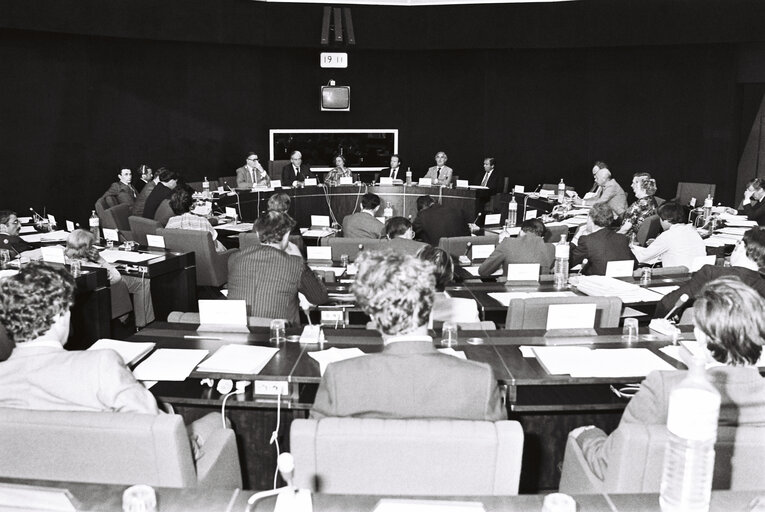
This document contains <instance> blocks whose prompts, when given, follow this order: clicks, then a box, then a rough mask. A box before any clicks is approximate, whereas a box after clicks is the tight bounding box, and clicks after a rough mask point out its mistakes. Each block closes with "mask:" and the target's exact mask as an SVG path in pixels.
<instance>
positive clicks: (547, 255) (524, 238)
mask: <svg viewBox="0 0 765 512" xmlns="http://www.w3.org/2000/svg"><path fill="white" fill-rule="evenodd" d="M544 236H545V225H544V223H542V221H541V220H539V219H528V220H525V221H523V223H522V224H521V234H520V235H519V236H518V237H517V238H513V237H507V238H505V239H504V240H502V241H501V242H500V244H499V245H498V246H497V248H496V249H494V252H492V253H491V255H489V257H488V258H486V261H484V262H483V263H482V264H481V266H480V267H478V274H479V275H481V276H490V275H492V274H493V273H494V271H495V270H497V269H498V268H500V267H502V268H503V272H502V273H503V275H505V276H507V266H508V265H510V264H513V263H539V272H540V273H541V274H549V273H550V268H551V267H552V264H553V263H554V262H555V247H554V246H553V244H546V243H545V241H544Z"/></svg>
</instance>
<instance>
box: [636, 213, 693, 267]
mask: <svg viewBox="0 0 765 512" xmlns="http://www.w3.org/2000/svg"><path fill="white" fill-rule="evenodd" d="M632 252H633V253H634V254H635V257H636V258H637V259H638V261H639V262H640V263H650V262H652V261H653V260H656V259H658V260H661V264H662V266H664V267H676V266H680V265H682V266H684V267H687V268H688V269H690V268H691V264H692V262H693V259H694V258H697V257H699V256H706V255H707V248H706V246H705V245H704V241H703V240H702V239H701V236H699V234H698V233H697V232H696V228H694V227H693V226H692V225H691V224H672V225H671V226H670V227H669V229H668V230H666V231H665V232H663V233H662V234H660V235H659V236H657V237H656V240H654V242H653V243H652V244H651V245H649V246H648V247H633V248H632Z"/></svg>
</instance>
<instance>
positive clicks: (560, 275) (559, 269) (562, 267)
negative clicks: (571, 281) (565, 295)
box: [554, 233, 569, 290]
mask: <svg viewBox="0 0 765 512" xmlns="http://www.w3.org/2000/svg"><path fill="white" fill-rule="evenodd" d="M568 255H569V246H568V242H567V241H566V234H565V233H564V234H562V235H561V236H560V242H558V243H557V244H555V267H554V280H555V289H556V290H565V289H566V287H567V286H568Z"/></svg>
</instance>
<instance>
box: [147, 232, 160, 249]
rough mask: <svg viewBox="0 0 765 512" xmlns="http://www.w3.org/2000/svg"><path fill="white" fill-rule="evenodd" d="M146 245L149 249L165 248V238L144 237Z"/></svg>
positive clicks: (156, 236) (158, 236)
mask: <svg viewBox="0 0 765 512" xmlns="http://www.w3.org/2000/svg"><path fill="white" fill-rule="evenodd" d="M146 243H147V245H148V246H149V247H159V248H161V249H164V248H165V237H163V236H160V235H149V234H147V235H146Z"/></svg>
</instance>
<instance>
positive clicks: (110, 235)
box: [101, 228, 120, 242]
mask: <svg viewBox="0 0 765 512" xmlns="http://www.w3.org/2000/svg"><path fill="white" fill-rule="evenodd" d="M101 231H103V232H104V238H105V239H106V240H111V241H112V242H119V241H120V232H119V231H117V230H116V229H109V228H103V229H102V230H101Z"/></svg>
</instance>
